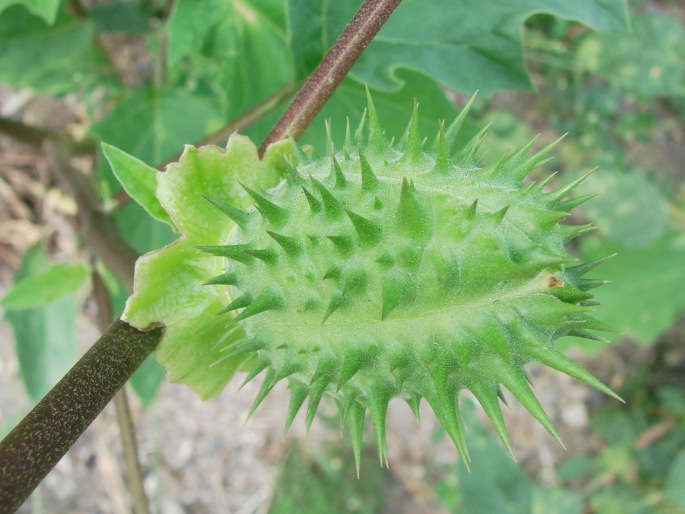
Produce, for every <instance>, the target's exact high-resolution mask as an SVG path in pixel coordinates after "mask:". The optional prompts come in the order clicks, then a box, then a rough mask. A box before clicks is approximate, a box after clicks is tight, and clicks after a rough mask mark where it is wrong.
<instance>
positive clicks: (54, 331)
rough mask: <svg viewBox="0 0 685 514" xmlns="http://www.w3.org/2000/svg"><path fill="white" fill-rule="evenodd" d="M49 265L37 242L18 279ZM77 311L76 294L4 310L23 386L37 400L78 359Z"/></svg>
mask: <svg viewBox="0 0 685 514" xmlns="http://www.w3.org/2000/svg"><path fill="white" fill-rule="evenodd" d="M48 267H49V263H48V257H47V255H46V254H45V252H44V251H43V249H42V248H41V247H40V246H39V245H37V246H35V247H33V248H32V249H31V250H29V251H28V252H27V253H26V255H25V256H24V258H23V261H22V266H21V268H20V269H19V272H18V273H17V277H16V279H15V280H16V282H17V283H19V282H24V283H26V282H27V281H29V280H31V279H32V277H34V276H37V275H39V274H41V273H43V272H44V271H45V270H46V269H47V268H48ZM53 269H54V268H53ZM77 313H78V306H77V304H76V301H75V299H74V297H73V295H66V296H61V297H59V298H57V299H55V300H53V301H52V302H51V303H49V304H46V305H44V306H42V307H39V308H38V307H37V308H33V309H24V310H18V311H7V312H6V313H5V319H6V320H7V322H8V323H9V324H10V326H11V327H12V332H13V333H14V339H15V346H16V352H17V358H18V360H19V367H20V371H21V376H22V379H23V381H24V386H25V387H26V391H27V393H28V394H29V396H30V397H31V399H32V400H33V401H34V402H37V401H38V400H40V399H41V398H42V397H43V396H44V395H45V393H47V392H48V391H49V390H50V389H51V388H52V387H53V386H54V385H55V384H56V383H57V382H58V381H59V380H60V379H61V378H62V376H63V375H64V374H65V373H66V372H67V371H68V370H69V368H70V367H71V366H72V365H73V364H74V362H76V359H77V357H78V346H77V345H76V317H77Z"/></svg>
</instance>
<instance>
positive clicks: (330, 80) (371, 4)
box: [259, 0, 402, 155]
mask: <svg viewBox="0 0 685 514" xmlns="http://www.w3.org/2000/svg"><path fill="white" fill-rule="evenodd" d="M401 1H402V0H366V1H365V2H364V4H363V5H362V6H361V7H360V8H359V10H358V11H357V13H356V14H355V15H354V17H353V18H352V20H351V21H350V22H349V23H348V24H347V26H346V27H345V30H343V32H342V34H340V36H339V37H338V39H337V40H336V41H335V43H334V44H333V46H332V47H331V49H330V50H329V51H328V53H327V54H326V56H325V57H324V58H323V60H322V61H321V63H320V64H319V65H318V66H317V67H316V69H315V70H314V72H313V73H312V74H311V75H310V76H309V78H308V79H307V81H306V82H305V83H304V85H303V86H302V89H300V91H299V93H297V96H296V97H295V98H294V99H293V101H292V103H291V104H290V106H289V107H288V109H287V110H286V111H285V112H284V113H283V115H282V116H281V118H280V119H279V120H278V121H277V122H276V125H274V128H273V129H271V132H269V134H268V135H267V136H266V138H265V139H264V142H263V143H262V145H261V146H260V147H259V153H260V155H263V154H264V152H265V151H266V148H267V147H268V146H269V145H270V144H271V143H275V142H276V141H279V140H281V139H284V138H286V137H288V136H291V137H293V138H294V139H299V138H300V137H301V136H302V134H303V133H304V131H305V130H306V129H307V127H309V125H310V124H311V122H312V121H313V120H314V118H315V117H316V115H317V114H319V111H320V110H321V108H322V107H323V106H324V104H325V103H326V102H327V101H328V99H329V98H330V97H331V95H332V94H333V92H334V91H335V90H336V88H337V87H338V85H339V84H340V83H341V82H342V80H343V79H344V78H345V76H346V75H347V73H348V72H349V71H350V69H351V68H352V66H353V65H354V63H355V62H357V59H359V56H360V55H361V54H362V52H363V51H364V49H365V48H366V47H367V46H368V44H369V43H370V42H371V40H372V39H373V38H374V36H375V35H376V34H377V33H378V31H379V30H380V29H381V27H382V26H383V24H384V23H385V22H386V21H387V19H388V18H389V17H390V15H391V14H392V13H393V11H394V10H395V8H396V7H397V6H398V5H399V4H400V2H401Z"/></svg>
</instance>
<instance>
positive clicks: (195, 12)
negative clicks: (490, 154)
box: [168, 0, 292, 120]
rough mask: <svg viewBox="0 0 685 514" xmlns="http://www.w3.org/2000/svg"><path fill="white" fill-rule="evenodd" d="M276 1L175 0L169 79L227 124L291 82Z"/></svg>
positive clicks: (279, 10)
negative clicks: (189, 90) (210, 105)
mask: <svg viewBox="0 0 685 514" xmlns="http://www.w3.org/2000/svg"><path fill="white" fill-rule="evenodd" d="M283 16H284V12H283V3H282V2H277V1H276V0H259V1H255V0H252V1H247V0H241V1H234V2H226V1H224V0H179V1H177V2H176V3H175V6H174V10H173V12H172V14H171V17H170V20H169V25H168V27H169V28H168V37H169V54H168V55H169V58H168V59H169V74H170V76H172V77H174V80H175V81H176V82H177V83H179V84H187V83H189V84H191V87H192V88H193V90H194V91H196V92H197V93H198V94H203V95H206V96H207V97H208V99H211V101H212V102H214V103H216V105H217V107H218V110H219V112H220V113H221V114H222V116H223V117H224V118H225V119H226V120H228V119H230V118H233V117H235V116H237V115H239V114H241V113H243V112H244V111H246V110H247V109H249V108H250V107H253V106H254V105H255V104H257V103H258V102H261V101H262V100H265V99H266V98H268V97H269V96H270V95H272V94H273V93H275V92H276V91H277V90H278V89H280V88H281V87H283V86H284V85H285V84H287V83H288V82H290V81H291V80H292V72H291V58H290V54H289V51H288V47H287V43H286V35H285V31H284V29H283V27H282V25H280V24H278V23H282V21H281V20H282V19H283Z"/></svg>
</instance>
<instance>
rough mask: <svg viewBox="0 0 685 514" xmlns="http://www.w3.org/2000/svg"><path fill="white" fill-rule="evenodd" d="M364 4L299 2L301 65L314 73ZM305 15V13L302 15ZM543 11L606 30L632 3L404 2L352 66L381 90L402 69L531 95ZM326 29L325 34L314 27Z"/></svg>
mask: <svg viewBox="0 0 685 514" xmlns="http://www.w3.org/2000/svg"><path fill="white" fill-rule="evenodd" d="M359 4H360V2H358V1H357V0H346V1H338V2H330V1H326V0H309V1H306V0H291V1H290V2H289V6H290V9H289V11H290V16H289V24H290V34H291V37H292V48H293V52H294V54H295V57H294V61H295V65H296V67H297V68H298V73H301V68H309V67H311V66H312V65H313V64H314V63H316V62H318V60H320V58H321V56H322V55H323V53H324V52H325V50H326V49H327V48H328V47H330V45H331V44H332V42H333V41H334V40H335V38H336V37H337V36H338V34H340V32H341V31H342V29H343V27H344V26H345V24H346V23H347V22H348V21H349V19H350V17H351V15H352V14H353V13H354V10H355V9H356V8H357V7H358V6H359ZM301 13H304V15H302V14H301ZM538 13H548V14H553V15H555V16H558V17H561V18H565V19H571V20H575V21H579V22H581V23H583V24H586V25H588V26H590V27H593V28H595V29H598V30H623V29H625V28H626V27H627V12H626V5H625V1H624V0H606V1H600V0H582V1H577V2H568V1H566V0H553V1H550V0H518V1H515V2H502V1H501V0H465V1H460V2H454V1H453V0H422V1H416V0H414V1H411V0H410V1H404V2H402V3H401V4H400V5H399V6H398V7H397V9H396V11H395V13H394V14H393V15H392V17H391V18H390V20H389V21H388V23H387V24H386V25H385V26H384V27H383V29H382V30H381V31H380V33H379V34H378V36H377V37H376V38H375V39H374V41H373V42H372V43H371V45H369V48H368V50H367V51H365V52H364V54H363V55H362V57H361V58H360V59H359V61H358V63H357V64H356V65H355V67H354V68H353V69H352V73H351V74H352V76H353V77H354V78H356V79H357V80H359V81H361V82H367V83H368V84H369V85H370V86H373V87H374V88H377V89H385V90H395V89H398V88H399V87H400V85H401V79H399V78H398V77H397V76H396V70H397V69H399V68H402V67H404V68H411V69H414V70H417V71H420V72H422V73H425V74H427V75H430V76H432V77H434V78H435V79H437V80H438V81H439V82H442V83H444V84H445V85H447V86H449V87H452V88H455V89H459V90H462V91H468V92H472V91H475V90H480V91H481V94H483V95H484V96H489V95H490V94H492V92H494V91H496V90H498V89H513V90H529V89H531V87H532V86H531V83H530V79H529V77H528V73H527V71H526V68H525V65H524V60H523V43H522V36H523V34H522V32H523V24H524V22H525V21H526V19H527V18H529V17H530V16H532V15H534V14H538ZM312 17H313V22H311V23H313V24H314V25H316V24H320V25H321V30H320V31H319V30H315V29H313V28H312V26H311V25H310V19H311V18H312Z"/></svg>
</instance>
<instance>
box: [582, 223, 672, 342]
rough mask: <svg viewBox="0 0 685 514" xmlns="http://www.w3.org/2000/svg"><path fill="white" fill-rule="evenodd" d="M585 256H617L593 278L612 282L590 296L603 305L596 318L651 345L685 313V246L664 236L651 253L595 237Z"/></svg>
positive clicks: (585, 247)
mask: <svg viewBox="0 0 685 514" xmlns="http://www.w3.org/2000/svg"><path fill="white" fill-rule="evenodd" d="M581 251H582V254H583V257H584V258H586V259H594V258H600V257H604V256H607V255H611V254H613V253H617V254H618V255H617V256H616V257H614V258H613V259H611V260H609V261H608V262H606V263H605V264H602V266H600V267H599V268H597V271H595V272H593V277H598V278H602V279H608V280H611V281H612V283H610V284H607V285H605V286H603V287H600V288H598V289H595V290H593V291H592V293H593V294H594V295H595V296H596V297H597V300H599V301H600V302H602V304H603V305H602V306H601V307H599V308H598V310H597V317H598V318H600V319H602V320H604V321H606V322H608V323H609V324H611V325H612V326H614V327H615V328H617V329H618V330H621V331H624V332H625V333H627V334H628V335H631V336H632V337H634V338H635V339H636V340H637V341H638V342H639V343H642V344H650V343H651V342H653V341H654V339H656V337H658V336H659V335H660V334H661V333H663V332H664V331H666V330H668V329H669V328H670V327H671V325H672V324H673V322H674V321H675V319H676V317H677V316H678V315H679V314H681V313H682V312H685V289H683V287H682V284H683V283H685V265H684V263H685V244H683V241H682V240H681V239H680V240H679V239H678V238H677V237H676V236H675V235H674V234H666V235H664V236H663V237H661V238H659V239H658V240H656V241H655V242H653V243H652V244H651V245H650V246H648V247H647V248H625V247H622V246H620V245H618V244H615V243H611V242H609V241H606V240H605V241H600V240H598V239H595V238H592V239H588V240H586V241H584V242H583V244H582V245H581Z"/></svg>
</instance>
